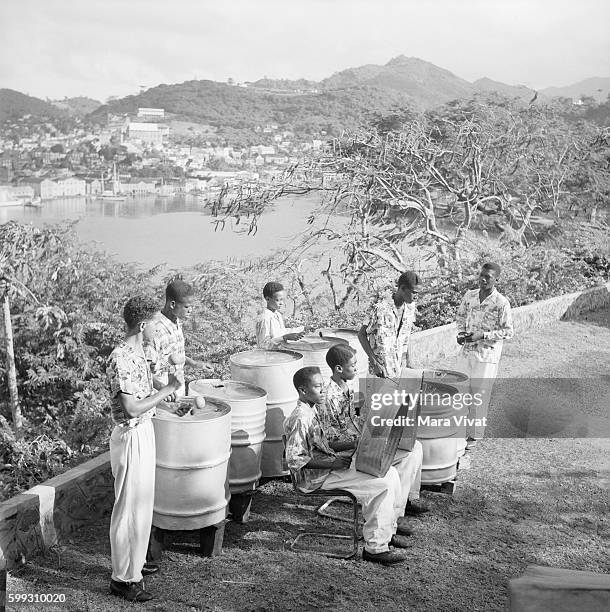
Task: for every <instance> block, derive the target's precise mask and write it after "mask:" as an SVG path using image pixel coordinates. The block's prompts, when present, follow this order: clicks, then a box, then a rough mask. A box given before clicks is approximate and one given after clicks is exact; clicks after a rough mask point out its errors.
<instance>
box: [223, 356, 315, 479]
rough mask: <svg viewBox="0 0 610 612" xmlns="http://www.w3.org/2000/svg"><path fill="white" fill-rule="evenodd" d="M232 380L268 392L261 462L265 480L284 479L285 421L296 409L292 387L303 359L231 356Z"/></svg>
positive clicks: (286, 470) (296, 394)
mask: <svg viewBox="0 0 610 612" xmlns="http://www.w3.org/2000/svg"><path fill="white" fill-rule="evenodd" d="M230 364H231V379H232V380H235V381H240V382H248V383H251V384H253V385H256V386H257V387H261V388H262V389H264V390H265V391H266V392H267V412H266V418H265V441H264V442H263V452H262V458H261V472H262V475H263V477H264V478H269V477H273V476H285V475H286V474H288V469H287V467H286V465H285V461H284V443H283V441H282V435H283V433H284V420H285V419H286V417H288V416H290V414H291V413H292V411H293V410H294V409H295V407H296V404H297V400H298V398H299V394H298V393H297V391H296V389H295V388H294V385H293V384H292V377H293V376H294V374H295V372H296V371H297V370H299V369H300V368H302V367H303V355H301V353H297V352H295V351H285V350H281V351H266V350H259V349H256V350H252V351H244V352H241V353H236V354H235V355H231V358H230Z"/></svg>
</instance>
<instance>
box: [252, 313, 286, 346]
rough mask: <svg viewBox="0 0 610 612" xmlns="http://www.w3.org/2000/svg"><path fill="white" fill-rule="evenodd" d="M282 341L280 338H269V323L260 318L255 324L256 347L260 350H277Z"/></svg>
mask: <svg viewBox="0 0 610 612" xmlns="http://www.w3.org/2000/svg"><path fill="white" fill-rule="evenodd" d="M281 341H282V337H281V336H279V337H277V338H272V337H271V321H269V320H268V319H266V318H264V317H261V318H260V319H259V320H258V321H257V322H256V346H257V347H258V348H261V349H267V350H271V349H274V348H277V346H278V345H279V343H280V342H281Z"/></svg>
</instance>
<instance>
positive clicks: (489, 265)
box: [481, 261, 502, 276]
mask: <svg viewBox="0 0 610 612" xmlns="http://www.w3.org/2000/svg"><path fill="white" fill-rule="evenodd" d="M481 270H493V271H494V272H495V273H496V276H500V272H502V268H501V267H500V266H499V265H498V264H497V263H494V262H492V261H488V262H486V263H484V264H483V265H482V266H481Z"/></svg>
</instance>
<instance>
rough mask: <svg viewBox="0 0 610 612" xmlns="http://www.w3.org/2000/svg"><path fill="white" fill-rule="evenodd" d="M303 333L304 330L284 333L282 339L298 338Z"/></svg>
mask: <svg viewBox="0 0 610 612" xmlns="http://www.w3.org/2000/svg"><path fill="white" fill-rule="evenodd" d="M304 335H305V332H304V331H302V332H295V333H292V334H284V336H283V337H284V340H300V339H301V338H302V337H303V336H304Z"/></svg>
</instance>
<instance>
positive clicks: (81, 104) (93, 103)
mask: <svg viewBox="0 0 610 612" xmlns="http://www.w3.org/2000/svg"><path fill="white" fill-rule="evenodd" d="M51 104H53V105H54V106H56V107H57V108H61V109H62V110H65V111H67V112H69V113H70V114H72V115H76V116H77V117H84V116H85V115H88V114H90V113H92V112H93V111H94V110H95V109H96V108H99V107H100V106H101V105H102V103H101V102H98V101H97V100H94V99H93V98H87V97H85V96H78V97H76V98H64V99H63V100H52V101H51Z"/></svg>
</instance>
